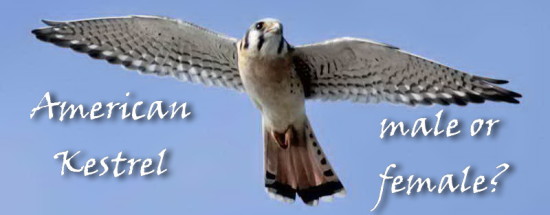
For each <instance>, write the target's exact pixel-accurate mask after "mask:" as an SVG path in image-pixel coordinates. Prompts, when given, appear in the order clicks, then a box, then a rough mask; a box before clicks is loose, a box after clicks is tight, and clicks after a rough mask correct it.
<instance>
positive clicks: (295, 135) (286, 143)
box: [263, 118, 345, 205]
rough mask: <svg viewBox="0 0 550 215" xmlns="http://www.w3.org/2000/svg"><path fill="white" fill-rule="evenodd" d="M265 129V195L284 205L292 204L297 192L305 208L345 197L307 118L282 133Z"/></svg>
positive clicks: (342, 188) (343, 190)
mask: <svg viewBox="0 0 550 215" xmlns="http://www.w3.org/2000/svg"><path fill="white" fill-rule="evenodd" d="M263 127H264V141H265V164H264V165H265V186H266V190H267V192H268V194H269V195H270V196H271V197H273V198H275V199H277V200H281V201H284V202H294V200H295V198H296V193H298V196H300V198H301V199H302V201H304V202H305V203H306V204H308V205H317V204H318V202H319V199H321V200H325V201H331V200H332V197H333V196H337V197H343V196H345V189H344V186H342V183H341V182H340V180H339V179H338V176H336V173H335V172H334V170H333V169H332V167H331V165H330V163H329V162H328V160H327V158H326V156H325V154H324V153H323V151H322V150H321V146H320V145H319V142H317V140H316V139H315V135H314V134H313V130H312V128H311V126H310V124H309V121H308V120H307V118H306V119H305V120H304V123H303V125H291V126H289V127H288V129H287V130H286V131H285V132H284V133H277V132H276V131H272V130H270V129H269V128H267V127H266V125H265V123H264V125H263Z"/></svg>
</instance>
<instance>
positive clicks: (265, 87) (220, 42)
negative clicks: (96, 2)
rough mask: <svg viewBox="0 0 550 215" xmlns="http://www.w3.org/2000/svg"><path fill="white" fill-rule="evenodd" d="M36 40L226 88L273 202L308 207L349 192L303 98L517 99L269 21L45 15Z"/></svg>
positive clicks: (376, 49) (399, 53) (429, 64)
mask: <svg viewBox="0 0 550 215" xmlns="http://www.w3.org/2000/svg"><path fill="white" fill-rule="evenodd" d="M43 22H44V23H45V24H46V25H48V26H49V27H45V28H40V29H35V30H33V31H32V33H33V34H34V35H35V36H36V37H37V38H38V39H40V40H42V41H45V42H49V43H53V44H55V45H58V46H61V47H68V48H71V49H73V50H75V51H77V52H81V53H86V54H88V55H89V56H91V57H92V58H96V59H104V60H106V61H108V62H109V63H112V64H121V65H123V66H124V67H126V68H128V69H132V70H138V71H140V72H141V73H143V74H155V75H159V76H173V77H175V78H177V79H179V80H181V81H188V82H197V83H203V84H205V85H215V86H222V87H227V88H232V89H235V90H238V91H241V92H245V93H247V94H248V96H249V97H250V99H251V100H252V102H253V103H254V104H255V106H256V107H257V108H258V109H259V110H260V112H261V115H262V121H263V122H262V126H263V133H264V134H263V136H264V149H265V155H264V160H265V161H264V162H265V163H264V167H265V187H266V190H267V192H268V194H269V195H270V196H272V197H274V198H276V199H278V200H282V201H285V202H293V201H294V200H295V198H296V194H297V195H298V196H300V198H301V199H302V200H303V201H304V202H305V203H306V204H308V205H316V204H318V202H319V200H320V199H321V200H330V199H332V196H343V195H344V194H345V189H344V186H343V185H342V183H341V182H340V180H339V178H338V177H337V175H336V172H335V171H334V170H333V168H332V167H331V164H330V163H329V161H328V159H327V157H326V155H325V154H324V152H323V150H322V149H321V146H320V144H319V142H318V141H317V139H316V137H315V134H314V133H313V128H312V127H311V125H310V123H309V121H308V118H307V116H306V111H305V101H306V100H307V99H320V100H349V101H354V102H363V103H378V102H381V101H384V102H392V103H399V104H406V105H413V106H414V105H430V104H442V105H449V104H457V105H466V104H467V103H483V102H485V101H486V100H490V101H502V102H508V103H519V101H518V100H517V98H520V97H521V95H520V94H518V93H516V92H513V91H510V90H506V89H504V88H502V87H499V86H498V85H500V84H504V83H507V81H505V80H497V79H492V78H486V77H481V76H476V75H471V74H468V73H465V72H462V71H459V70H456V69H453V68H450V67H448V66H445V65H442V64H440V63H437V62H435V61H432V60H428V59H426V58H422V57H419V56H417V55H414V54H411V53H408V52H405V51H403V50H401V49H399V48H397V47H394V46H391V45H388V44H384V43H379V42H375V41H371V40H367V39H357V38H339V39H334V40H329V41H326V42H321V43H317V44H311V45H303V46H292V45H290V44H289V43H288V42H287V41H286V40H285V38H284V37H283V25H282V24H281V22H279V21H278V20H275V19H262V20H259V21H257V22H255V23H253V24H252V25H251V26H250V27H249V28H248V30H247V31H246V33H245V35H244V37H242V39H240V40H239V39H236V38H231V37H228V36H225V35H222V34H219V33H216V32H213V31H210V30H208V29H205V28H202V27H200V26H197V25H194V24H192V23H189V22H185V21H179V20H174V19H170V18H165V17H156V16H128V17H114V18H96V19H85V20H77V21H65V22H54V21H43Z"/></svg>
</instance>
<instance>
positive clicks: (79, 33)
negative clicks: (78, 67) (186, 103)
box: [32, 16, 244, 91]
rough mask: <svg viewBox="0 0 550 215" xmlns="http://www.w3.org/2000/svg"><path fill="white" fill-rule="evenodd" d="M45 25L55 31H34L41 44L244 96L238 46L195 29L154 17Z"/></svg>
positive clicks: (90, 20)
mask: <svg viewBox="0 0 550 215" xmlns="http://www.w3.org/2000/svg"><path fill="white" fill-rule="evenodd" d="M44 23H46V24H47V25H49V26H50V27H46V28H41V29H36V30H33V31H32V33H33V34H35V35H36V37H37V38H38V39H40V40H42V41H45V42H50V43H53V44H55V45H58V46H61V47H70V48H72V49H73V50H75V51H78V52H82V53H87V54H88V55H90V56H91V57H93V58H96V59H105V60H107V61H108V62H109V63H112V64H122V65H123V66H124V67H126V68H129V69H133V70H139V71H140V72H142V73H144V74H156V75H159V76H166V75H171V76H174V77H176V78H178V79H179V80H182V81H190V82H199V83H203V84H205V85H217V86H225V87H229V88H233V89H236V90H239V91H244V88H243V85H242V82H241V78H240V76H239V70H238V66H237V49H236V42H237V40H236V39H234V38H229V37H226V36H223V35H221V34H218V33H214V32H211V31H209V30H206V29H204V28H201V27H199V26H196V25H193V24H191V23H188V22H183V21H179V20H173V19H169V18H164V17H155V16H129V17H116V18H99V19H88V20H79V21H68V22H52V21H44Z"/></svg>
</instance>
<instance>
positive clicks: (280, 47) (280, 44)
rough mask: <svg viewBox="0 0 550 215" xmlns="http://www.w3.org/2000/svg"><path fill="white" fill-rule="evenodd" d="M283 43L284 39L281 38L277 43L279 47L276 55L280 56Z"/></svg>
mask: <svg viewBox="0 0 550 215" xmlns="http://www.w3.org/2000/svg"><path fill="white" fill-rule="evenodd" d="M285 43H286V41H285V38H284V37H281V41H280V42H279V47H278V48H277V54H281V52H282V51H283V47H284V45H285Z"/></svg>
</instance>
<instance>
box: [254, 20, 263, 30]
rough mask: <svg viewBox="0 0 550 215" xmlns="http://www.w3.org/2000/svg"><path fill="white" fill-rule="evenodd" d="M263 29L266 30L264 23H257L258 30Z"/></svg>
mask: <svg viewBox="0 0 550 215" xmlns="http://www.w3.org/2000/svg"><path fill="white" fill-rule="evenodd" d="M262 28H264V22H258V23H256V30H262Z"/></svg>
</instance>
